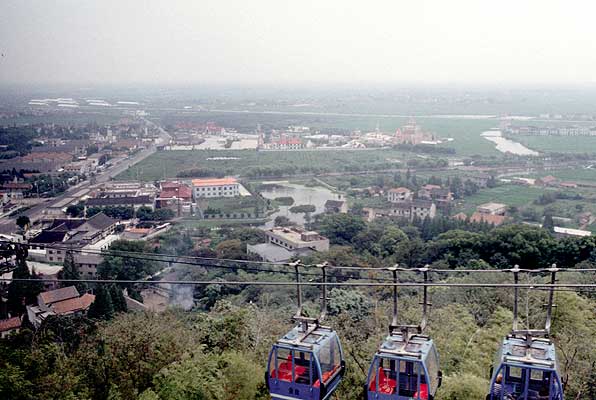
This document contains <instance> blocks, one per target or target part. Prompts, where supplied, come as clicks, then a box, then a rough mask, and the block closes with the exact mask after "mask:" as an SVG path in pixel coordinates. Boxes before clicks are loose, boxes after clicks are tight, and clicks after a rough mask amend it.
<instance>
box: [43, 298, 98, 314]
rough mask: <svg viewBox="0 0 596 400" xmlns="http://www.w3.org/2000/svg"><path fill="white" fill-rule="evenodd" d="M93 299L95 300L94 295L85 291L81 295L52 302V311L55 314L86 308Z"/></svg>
mask: <svg viewBox="0 0 596 400" xmlns="http://www.w3.org/2000/svg"><path fill="white" fill-rule="evenodd" d="M93 301H95V295H93V294H89V293H85V294H84V295H82V296H81V297H75V298H72V299H67V300H63V301H59V302H57V303H54V304H52V311H54V312H55V313H56V314H70V313H73V312H76V311H81V310H86V309H88V308H89V306H90V305H91V303H93Z"/></svg>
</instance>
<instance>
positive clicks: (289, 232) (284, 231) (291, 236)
mask: <svg viewBox="0 0 596 400" xmlns="http://www.w3.org/2000/svg"><path fill="white" fill-rule="evenodd" d="M265 232H266V233H269V234H273V235H276V236H281V237H283V238H284V239H286V240H289V241H292V242H295V243H304V244H307V243H308V242H312V241H315V240H324V239H326V238H325V237H324V236H321V235H319V233H318V232H315V231H306V230H304V229H300V228H297V227H274V228H271V229H267V230H266V231H265Z"/></svg>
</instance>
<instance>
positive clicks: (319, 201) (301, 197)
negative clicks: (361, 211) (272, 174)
mask: <svg viewBox="0 0 596 400" xmlns="http://www.w3.org/2000/svg"><path fill="white" fill-rule="evenodd" d="M263 183H264V187H263V188H262V189H261V194H262V195H263V197H265V198H266V199H270V200H273V199H275V198H277V197H292V198H293V199H294V204H292V205H291V206H279V211H277V212H275V213H274V214H272V215H271V217H270V218H271V220H270V221H269V222H267V223H266V224H265V225H264V226H265V227H266V228H271V227H273V225H274V224H273V221H274V219H275V217H277V216H284V217H288V218H289V219H290V220H291V221H292V222H295V223H297V224H300V225H304V222H305V220H304V213H297V214H294V213H292V212H290V208H291V207H293V206H298V205H302V204H312V205H314V206H315V207H316V211H315V212H314V213H312V215H314V214H319V213H322V212H324V211H325V202H326V201H327V200H344V197H343V195H341V194H338V193H334V192H332V191H331V190H329V189H327V188H324V187H320V186H314V187H310V186H304V185H300V184H296V183H289V182H287V181H281V182H263Z"/></svg>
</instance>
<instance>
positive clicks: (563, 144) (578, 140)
mask: <svg viewBox="0 0 596 400" xmlns="http://www.w3.org/2000/svg"><path fill="white" fill-rule="evenodd" d="M511 139H512V140H515V141H517V142H519V143H521V144H523V145H524V146H526V147H529V148H530V149H532V150H536V151H538V152H546V153H549V152H550V153H596V136H575V137H568V136H515V137H511Z"/></svg>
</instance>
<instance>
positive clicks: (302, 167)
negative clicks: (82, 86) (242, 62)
mask: <svg viewBox="0 0 596 400" xmlns="http://www.w3.org/2000/svg"><path fill="white" fill-rule="evenodd" d="M214 157H228V158H234V159H226V160H210V159H211V158H214ZM409 157H412V155H411V154H410V155H409ZM403 159H404V153H403V152H399V151H396V150H390V149H387V150H382V149H379V150H325V151H322V150H321V151H262V152H257V151H254V150H237V151H236V150H230V151H225V152H222V151H216V150H195V151H162V152H157V153H155V154H153V155H151V156H150V157H148V158H146V159H145V160H143V161H142V162H140V163H138V164H136V165H135V166H133V167H131V168H129V169H128V170H126V171H124V172H123V173H121V174H120V175H118V176H117V177H116V179H119V180H129V179H137V176H138V179H141V180H144V181H152V180H156V179H163V178H164V177H176V176H179V173H180V172H181V171H184V170H193V169H194V170H196V171H195V173H194V174H193V175H194V176H199V175H200V174H202V175H203V176H225V175H238V176H242V177H249V178H259V177H267V176H281V175H292V174H306V173H322V172H334V171H361V170H369V169H370V170H379V169H391V168H400V167H401V166H402V164H401V163H400V162H399V161H400V160H403Z"/></svg>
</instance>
